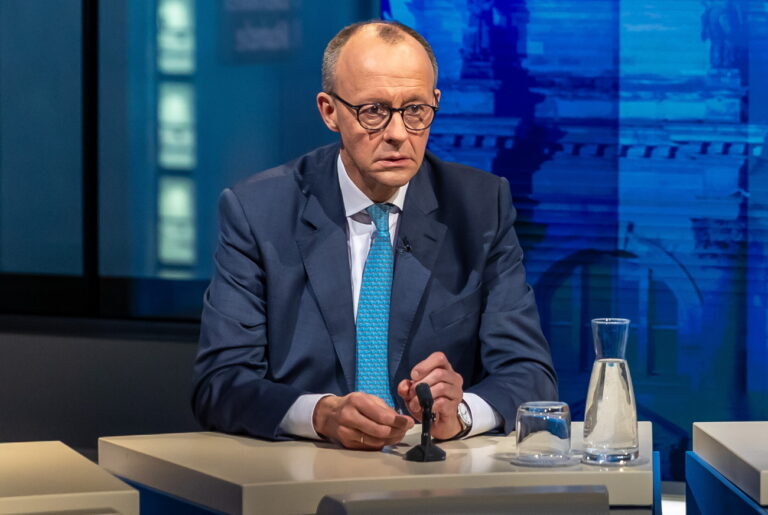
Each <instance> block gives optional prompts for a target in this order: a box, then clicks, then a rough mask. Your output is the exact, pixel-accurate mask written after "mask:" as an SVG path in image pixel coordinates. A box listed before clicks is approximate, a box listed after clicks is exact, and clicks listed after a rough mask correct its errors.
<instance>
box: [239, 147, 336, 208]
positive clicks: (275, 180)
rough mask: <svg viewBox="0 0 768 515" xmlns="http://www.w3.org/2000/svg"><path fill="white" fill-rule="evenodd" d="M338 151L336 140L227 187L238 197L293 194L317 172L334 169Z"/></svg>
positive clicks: (321, 172) (272, 196)
mask: <svg viewBox="0 0 768 515" xmlns="http://www.w3.org/2000/svg"><path fill="white" fill-rule="evenodd" d="M338 153H339V145H338V143H333V144H330V145H325V146H322V147H318V148H316V149H314V150H312V151H310V152H308V153H306V154H304V155H302V156H299V157H297V158H295V159H292V160H290V161H288V162H286V163H283V164H281V165H278V166H275V167H273V168H268V169H266V170H263V171H260V172H256V173H254V174H252V175H250V176H249V177H246V178H245V179H243V180H241V181H240V182H238V183H236V184H235V185H233V186H232V187H231V188H230V189H231V190H232V191H234V192H235V194H236V195H237V196H238V197H243V196H245V197H253V196H266V197H270V198H274V197H275V195H279V194H280V193H281V192H284V193H296V192H299V191H302V190H303V189H304V188H305V184H306V183H307V182H308V181H310V180H312V179H313V178H314V177H315V176H316V175H318V174H323V173H327V172H328V171H329V170H334V169H335V168H333V165H334V163H335V159H336V157H337V156H338Z"/></svg>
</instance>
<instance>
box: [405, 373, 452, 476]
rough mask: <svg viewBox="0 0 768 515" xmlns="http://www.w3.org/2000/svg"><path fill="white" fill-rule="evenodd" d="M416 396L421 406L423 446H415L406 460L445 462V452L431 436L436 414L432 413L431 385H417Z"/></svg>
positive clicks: (406, 455) (408, 453)
mask: <svg viewBox="0 0 768 515" xmlns="http://www.w3.org/2000/svg"><path fill="white" fill-rule="evenodd" d="M416 396H417V397H418V398H419V404H420V405H421V444H420V445H415V446H414V447H413V448H412V449H411V450H410V451H408V452H407V453H405V459H406V460H408V461H443V460H444V459H445V451H444V450H442V449H441V448H440V447H438V446H437V445H435V442H434V441H433V440H432V435H431V434H430V432H431V430H432V421H433V420H435V414H434V413H432V403H433V402H434V401H433V399H432V392H431V391H430V390H429V385H427V384H426V383H419V384H417V385H416Z"/></svg>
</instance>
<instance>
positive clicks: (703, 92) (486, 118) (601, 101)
mask: <svg viewBox="0 0 768 515" xmlns="http://www.w3.org/2000/svg"><path fill="white" fill-rule="evenodd" d="M382 13H383V15H384V16H385V17H387V18H391V19H396V20H399V21H402V22H403V23H406V24H409V25H411V26H413V27H414V28H415V29H416V30H418V31H419V32H421V33H422V34H424V36H425V37H426V38H427V39H428V40H429V41H430V42H431V44H432V45H433V47H434V49H435V52H436V54H437V58H438V61H439V64H440V78H439V84H438V87H439V88H440V89H441V90H442V94H443V97H442V104H441V108H440V116H439V118H438V120H437V121H436V122H435V124H434V128H433V130H432V140H431V149H432V150H433V151H434V152H436V153H437V154H439V155H441V156H442V157H443V158H446V159H449V160H455V161H460V162H464V163H468V164H472V165H475V166H478V167H480V168H484V169H486V170H490V171H492V172H493V173H496V174H498V175H502V176H504V177H507V178H508V179H509V181H510V183H511V185H512V192H513V196H514V199H515V204H516V206H517V209H518V223H517V229H518V233H519V235H520V239H521V242H522V244H523V246H524V248H525V251H526V265H527V270H528V274H529V281H530V283H531V284H532V285H533V286H534V290H535V291H536V295H537V300H538V304H539V309H540V311H541V314H542V323H543V326H544V330H545V332H546V335H547V337H548V339H549V341H550V344H551V347H552V353H553V357H554V361H555V365H556V368H557V371H558V374H559V377H560V389H561V396H562V398H563V400H565V401H567V402H568V403H569V404H570V405H571V407H572V409H573V412H574V416H575V417H576V418H577V419H578V418H580V417H581V416H583V410H584V399H585V396H586V391H587V385H588V381H589V373H590V371H591V366H592V360H593V359H594V351H593V349H592V336H591V332H590V320H591V319H592V318H595V317H605V316H617V317H626V318H629V319H631V320H632V325H631V334H630V340H629V344H628V351H627V358H628V361H629V363H630V368H631V372H632V377H633V381H634V386H635V394H636V396H637V402H638V412H639V417H640V418H641V419H645V420H651V421H652V422H653V423H654V446H655V448H656V449H657V450H660V451H661V452H662V458H663V462H662V463H663V476H664V478H665V479H678V480H680V479H682V478H683V474H684V471H683V466H684V463H683V462H684V454H683V453H684V451H685V450H686V448H689V447H690V429H691V424H692V422H693V421H703V420H743V419H755V418H766V417H768V402H767V401H768V343H767V341H768V339H767V338H766V336H767V335H766V329H768V326H767V325H766V313H765V311H766V255H767V251H768V249H767V248H766V243H768V241H767V240H766V226H767V225H768V217H766V215H768V213H767V212H766V201H768V196H767V195H768V183H767V182H766V178H767V177H768V144H767V143H768V140H767V139H766V134H768V131H767V129H768V123H767V122H768V87H766V86H768V2H765V1H755V0H751V1H747V0H744V1H741V0H704V1H701V0H675V1H674V2H670V1H668V0H496V1H494V0H428V1H427V0H389V1H385V2H383V3H382Z"/></svg>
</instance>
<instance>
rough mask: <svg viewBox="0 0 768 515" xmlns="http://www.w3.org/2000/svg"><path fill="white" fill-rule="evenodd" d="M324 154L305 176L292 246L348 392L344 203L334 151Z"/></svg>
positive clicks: (351, 369)
mask: <svg viewBox="0 0 768 515" xmlns="http://www.w3.org/2000/svg"><path fill="white" fill-rule="evenodd" d="M329 154H330V155H329V156H326V159H324V160H322V161H321V163H319V166H316V171H314V170H313V172H307V176H305V179H306V184H305V185H304V191H305V192H306V193H307V202H306V205H305V207H304V211H303V213H302V216H301V219H300V220H299V222H298V227H297V231H296V234H297V238H296V242H297V244H298V246H299V251H300V252H301V256H302V259H303V261H304V269H305V270H306V272H307V277H308V279H309V284H310V286H311V288H312V291H313V292H314V294H315V297H316V298H317V303H318V305H319V308H320V312H321V314H322V317H323V320H324V321H325V325H326V327H327V329H328V332H329V333H330V336H331V341H332V342H333V346H334V348H335V350H336V355H337V357H338V360H339V363H340V364H341V369H342V371H343V373H344V378H345V380H346V382H347V386H348V388H349V391H350V392H351V391H353V390H354V387H355V361H356V357H355V356H356V351H355V322H354V313H353V306H352V283H351V281H350V277H349V253H348V250H347V234H346V225H345V224H346V219H345V217H344V205H343V202H342V199H341V192H340V191H339V183H338V180H336V173H335V170H336V167H335V166H336V156H337V155H338V148H336V150H335V152H329ZM310 174H311V175H310Z"/></svg>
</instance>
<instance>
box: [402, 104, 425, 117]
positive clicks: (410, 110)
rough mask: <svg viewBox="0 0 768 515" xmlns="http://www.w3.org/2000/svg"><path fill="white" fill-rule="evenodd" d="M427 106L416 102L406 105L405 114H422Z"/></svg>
mask: <svg viewBox="0 0 768 515" xmlns="http://www.w3.org/2000/svg"><path fill="white" fill-rule="evenodd" d="M424 109H425V107H424V106H423V105H421V104H414V105H409V106H405V114H411V115H417V116H418V115H420V114H421V113H422V112H423V111H424Z"/></svg>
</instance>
